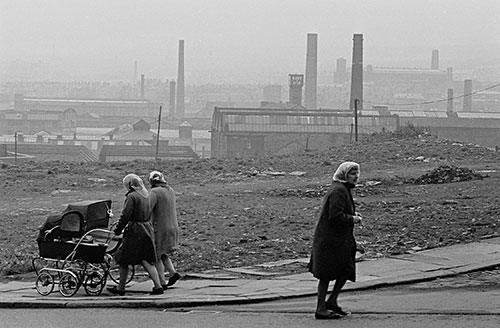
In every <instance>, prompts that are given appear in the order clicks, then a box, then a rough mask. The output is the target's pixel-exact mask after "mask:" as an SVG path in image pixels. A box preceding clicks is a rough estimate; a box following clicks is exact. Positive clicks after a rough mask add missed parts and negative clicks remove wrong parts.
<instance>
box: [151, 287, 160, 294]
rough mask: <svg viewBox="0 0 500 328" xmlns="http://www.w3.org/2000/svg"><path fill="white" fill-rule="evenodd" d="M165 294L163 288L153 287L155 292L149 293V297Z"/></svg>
mask: <svg viewBox="0 0 500 328" xmlns="http://www.w3.org/2000/svg"><path fill="white" fill-rule="evenodd" d="M161 294H163V288H162V287H158V288H156V287H153V290H152V291H151V293H149V295H161Z"/></svg>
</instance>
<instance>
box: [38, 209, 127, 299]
mask: <svg viewBox="0 0 500 328" xmlns="http://www.w3.org/2000/svg"><path fill="white" fill-rule="evenodd" d="M112 216H113V213H112V211H111V200H92V201H82V202H77V203H72V204H69V205H68V206H67V208H66V209H65V210H64V211H63V213H62V214H59V215H52V216H49V217H48V218H47V220H46V222H45V223H44V224H43V226H42V227H41V228H40V232H39V235H38V237H37V243H38V249H39V253H40V254H39V255H40V256H39V257H36V258H34V259H33V261H32V264H33V268H34V270H35V272H36V274H37V278H36V282H35V287H36V290H37V291H38V293H39V294H40V295H43V296H46V295H49V294H50V293H52V291H53V290H54V287H55V285H56V284H57V285H58V287H59V292H60V294H61V295H63V296H66V297H71V296H73V295H75V294H76V292H77V291H78V289H79V288H80V287H81V286H82V285H83V286H84V289H85V292H86V293H87V294H88V295H92V296H97V295H100V294H101V292H102V290H103V289H104V286H105V285H106V279H107V277H108V274H109V270H110V265H111V262H112V256H111V255H110V253H111V252H112V251H113V249H114V247H116V245H117V242H116V241H115V240H114V234H113V233H112V231H110V230H109V229H108V224H109V219H110V218H111V217H112Z"/></svg>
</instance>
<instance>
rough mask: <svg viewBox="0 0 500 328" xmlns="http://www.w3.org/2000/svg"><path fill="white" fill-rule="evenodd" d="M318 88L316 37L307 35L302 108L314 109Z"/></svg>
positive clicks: (311, 34) (310, 34)
mask: <svg viewBox="0 0 500 328" xmlns="http://www.w3.org/2000/svg"><path fill="white" fill-rule="evenodd" d="M317 86H318V35H317V34H313V33H309V34H307V54H306V81H305V89H304V107H306V108H309V109H315V108H316V107H317V103H316V92H317Z"/></svg>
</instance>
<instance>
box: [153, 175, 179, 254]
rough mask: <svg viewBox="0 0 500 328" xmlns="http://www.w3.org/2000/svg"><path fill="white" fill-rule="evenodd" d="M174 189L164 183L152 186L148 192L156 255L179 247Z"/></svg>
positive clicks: (167, 252)
mask: <svg viewBox="0 0 500 328" xmlns="http://www.w3.org/2000/svg"><path fill="white" fill-rule="evenodd" d="M175 203H176V202H175V192H174V190H173V189H172V188H171V187H170V186H168V185H165V184H160V185H157V186H154V187H153V188H152V189H151V191H150V193H149V205H150V207H151V220H152V223H153V228H154V232H155V242H156V254H157V256H158V257H160V256H162V255H165V254H167V255H168V254H169V253H171V252H173V251H175V250H177V249H178V248H179V225H178V222H177V211H176V208H175V207H176V204H175Z"/></svg>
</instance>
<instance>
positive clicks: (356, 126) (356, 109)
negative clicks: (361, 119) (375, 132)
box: [354, 98, 359, 142]
mask: <svg viewBox="0 0 500 328" xmlns="http://www.w3.org/2000/svg"><path fill="white" fill-rule="evenodd" d="M358 103H359V99H357V98H356V99H354V140H355V141H356V142H358Z"/></svg>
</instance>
